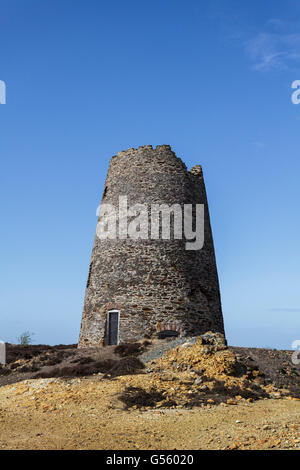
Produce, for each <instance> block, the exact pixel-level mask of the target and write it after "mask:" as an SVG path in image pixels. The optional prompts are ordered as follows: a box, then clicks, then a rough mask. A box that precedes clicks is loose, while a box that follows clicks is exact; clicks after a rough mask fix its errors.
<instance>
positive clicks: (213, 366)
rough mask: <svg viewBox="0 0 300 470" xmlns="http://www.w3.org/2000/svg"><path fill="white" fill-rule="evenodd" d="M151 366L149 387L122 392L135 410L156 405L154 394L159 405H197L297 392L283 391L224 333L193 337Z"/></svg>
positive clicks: (276, 396)
mask: <svg viewBox="0 0 300 470" xmlns="http://www.w3.org/2000/svg"><path fill="white" fill-rule="evenodd" d="M148 366H149V369H148V371H149V373H150V374H151V380H150V377H149V383H148V384H147V385H148V386H147V387H146V388H143V389H140V388H136V389H133V388H132V387H130V386H129V387H128V388H125V390H124V393H123V394H122V395H121V396H120V399H121V401H123V402H124V404H125V406H126V407H128V406H131V405H130V403H134V402H135V404H134V405H133V406H134V407H135V408H143V407H145V406H150V405H146V404H145V403H147V400H148V398H149V396H151V397H156V398H157V399H156V400H154V399H153V400H152V403H154V405H153V406H155V407H174V406H183V407H193V406H212V405H213V404H219V403H226V404H231V405H234V404H236V403H237V402H238V401H244V402H252V401H254V400H258V399H263V398H280V397H284V396H288V395H291V393H290V392H289V391H288V390H285V389H284V388H281V389H280V390H279V389H278V388H277V387H276V386H275V385H274V384H273V383H272V382H271V381H270V379H268V378H267V377H266V376H265V374H264V373H263V372H262V371H261V370H260V369H259V367H258V365H257V364H256V363H254V362H253V361H252V362H251V361H246V360H243V359H242V358H241V357H240V356H238V355H236V354H235V353H234V352H233V351H232V350H230V349H229V348H228V347H227V345H226V342H225V339H224V337H223V336H222V335H221V334H218V333H212V332H208V333H206V334H205V335H202V336H199V337H197V338H191V339H187V340H186V342H185V343H183V344H180V345H178V346H177V347H175V348H173V349H169V350H168V351H167V352H166V353H165V354H164V355H163V356H162V357H161V358H158V359H155V360H153V361H152V362H151V363H148ZM143 398H144V399H143ZM148 401H149V400H148ZM150 401H151V400H150Z"/></svg>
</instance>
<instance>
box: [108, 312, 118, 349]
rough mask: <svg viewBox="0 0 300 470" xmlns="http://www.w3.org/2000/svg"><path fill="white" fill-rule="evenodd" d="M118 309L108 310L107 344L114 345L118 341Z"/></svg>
mask: <svg viewBox="0 0 300 470" xmlns="http://www.w3.org/2000/svg"><path fill="white" fill-rule="evenodd" d="M119 315H120V312H119V310H111V311H110V312H108V344H109V345H116V344H118V342H119Z"/></svg>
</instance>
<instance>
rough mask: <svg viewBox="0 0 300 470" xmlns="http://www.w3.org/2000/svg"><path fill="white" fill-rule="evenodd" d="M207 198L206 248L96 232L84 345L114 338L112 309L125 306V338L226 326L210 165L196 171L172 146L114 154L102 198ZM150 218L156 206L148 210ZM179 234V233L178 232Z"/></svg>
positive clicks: (122, 331) (178, 200)
mask: <svg viewBox="0 0 300 470" xmlns="http://www.w3.org/2000/svg"><path fill="white" fill-rule="evenodd" d="M119 196H127V198H128V206H131V205H133V204H136V203H140V204H147V205H150V204H168V205H169V206H171V205H172V204H180V205H181V207H183V205H184V204H193V205H194V204H204V206H205V241H204V246H203V248H202V249H201V250H198V251H196V250H194V251H188V250H186V249H185V243H186V240H185V239H182V240H176V239H173V238H172V236H171V240H162V239H158V240H151V239H148V240H142V239H138V240H132V239H129V238H127V239H125V240H121V239H119V238H117V239H116V240H109V239H106V240H100V239H99V238H98V237H97V236H96V237H95V241H94V247H93V251H92V257H91V264H90V270H89V276H88V283H87V288H86V295H85V303H84V311H83V317H82V324H81V331H80V338H79V347H86V346H97V345H100V344H101V343H102V344H103V343H104V344H107V340H108V338H107V313H108V311H109V310H112V309H116V310H119V311H120V320H119V341H128V340H133V339H134V340H136V339H139V338H141V337H142V336H144V335H145V333H148V334H153V333H154V332H156V331H162V330H163V329H168V328H170V325H171V326H172V329H174V330H175V331H177V332H178V333H179V334H180V335H181V336H186V335H189V336H192V335H200V334H203V333H205V332H206V331H208V330H210V331H213V332H220V333H224V326H223V318H222V310H221V301H220V294H219V283H218V275H217V268H216V261H215V254H214V246H213V239H212V233H211V226H210V220H209V211H208V206H207V198H206V192H205V185H204V180H203V174H202V169H201V166H200V165H196V166H195V167H194V168H192V169H191V170H190V171H188V170H187V168H186V166H185V164H184V163H183V161H182V160H181V159H180V158H178V157H176V155H175V153H174V152H173V151H172V150H171V148H170V147H169V146H168V145H160V146H157V147H156V148H155V149H153V148H152V146H150V145H146V146H142V147H139V148H138V149H129V150H127V151H122V152H119V153H118V154H117V155H116V156H114V157H112V159H111V161H110V165H109V170H108V174H107V178H106V182H105V187H104V192H103V198H102V203H106V204H112V205H114V206H115V207H116V208H118V206H119ZM148 217H149V220H150V213H149V214H148ZM171 235H172V233H171Z"/></svg>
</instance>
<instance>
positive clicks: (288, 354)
mask: <svg viewBox="0 0 300 470" xmlns="http://www.w3.org/2000/svg"><path fill="white" fill-rule="evenodd" d="M229 349H230V350H231V351H232V352H233V353H234V354H236V356H237V357H238V359H239V362H241V363H242V364H243V365H244V366H246V367H247V369H248V370H250V371H251V373H252V375H254V376H255V374H256V372H257V371H260V375H261V376H262V377H263V378H264V380H265V382H266V383H273V384H274V385H275V387H278V388H285V389H287V390H289V393H290V395H291V396H293V397H295V398H300V365H298V366H296V365H294V364H293V363H292V354H293V351H288V350H274V349H265V348H242V347H233V346H232V347H230V348H229Z"/></svg>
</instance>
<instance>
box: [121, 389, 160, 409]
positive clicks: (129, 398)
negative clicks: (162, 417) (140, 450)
mask: <svg viewBox="0 0 300 470" xmlns="http://www.w3.org/2000/svg"><path fill="white" fill-rule="evenodd" d="M119 399H120V400H121V401H122V402H123V403H124V405H125V408H126V409H128V408H131V407H132V406H136V407H137V408H143V407H145V406H151V407H154V406H155V405H156V404H157V403H158V402H161V401H162V400H163V399H164V396H163V394H162V392H161V391H159V390H156V389H155V388H151V390H149V391H146V390H144V389H143V388H140V387H126V388H125V390H124V391H123V393H122V394H121V395H119Z"/></svg>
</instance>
